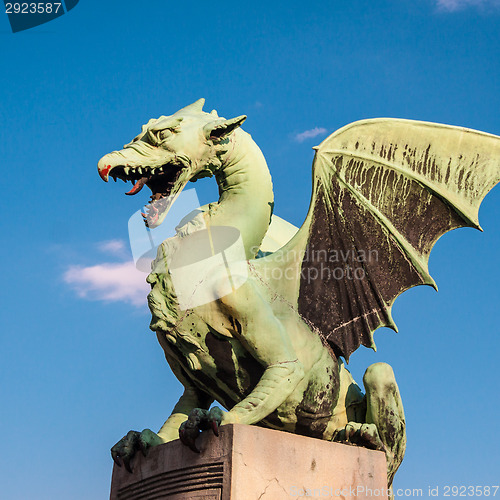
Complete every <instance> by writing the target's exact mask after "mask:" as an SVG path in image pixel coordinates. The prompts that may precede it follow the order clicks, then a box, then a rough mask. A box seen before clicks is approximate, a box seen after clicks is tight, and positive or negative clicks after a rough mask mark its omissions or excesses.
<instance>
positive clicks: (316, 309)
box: [98, 100, 500, 483]
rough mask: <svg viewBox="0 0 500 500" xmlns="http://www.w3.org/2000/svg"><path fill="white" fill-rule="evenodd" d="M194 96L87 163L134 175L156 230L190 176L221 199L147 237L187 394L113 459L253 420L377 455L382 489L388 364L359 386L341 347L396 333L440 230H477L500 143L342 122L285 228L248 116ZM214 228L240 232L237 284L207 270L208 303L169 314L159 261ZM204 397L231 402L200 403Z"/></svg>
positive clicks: (159, 304) (391, 462) (393, 437)
mask: <svg viewBox="0 0 500 500" xmlns="http://www.w3.org/2000/svg"><path fill="white" fill-rule="evenodd" d="M203 103H204V101H203V100H199V101H197V102H195V103H194V104H192V105H190V106H188V107H186V108H184V109H181V110H180V111H178V112H176V113H175V114H174V115H172V116H162V117H160V118H159V119H157V120H150V121H149V122H148V123H147V124H146V125H144V126H143V128H142V132H141V134H140V135H138V136H137V137H136V138H135V139H134V140H133V141H132V142H131V143H130V144H128V145H126V146H125V147H124V149H122V150H121V151H115V152H113V153H110V154H108V155H106V156H104V157H103V158H102V159H101V160H100V162H99V167H98V168H99V174H100V175H101V177H102V178H103V179H104V180H106V181H107V180H108V178H109V177H110V176H111V177H119V178H122V179H124V180H132V181H133V182H134V187H133V188H132V189H131V191H130V192H129V194H135V193H137V192H139V191H140V190H141V189H142V187H143V186H144V185H146V186H148V187H149V188H150V189H151V191H152V197H151V205H150V207H149V210H148V213H147V214H145V222H146V224H147V225H148V226H149V227H152V228H153V227H157V226H158V225H159V224H161V222H162V221H163V220H164V217H165V215H166V214H167V212H168V210H169V207H170V206H171V204H172V203H173V202H175V199H176V196H178V194H179V193H180V192H181V190H182V189H183V188H184V186H185V185H186V184H187V182H188V181H195V180H197V179H199V178H202V177H207V176H209V177H211V176H214V177H215V180H216V181H217V183H218V186H219V194H220V196H219V200H218V202H217V203H212V204H210V205H208V206H206V207H202V208H201V209H200V210H199V211H198V212H197V214H196V215H195V216H194V217H192V218H190V219H189V218H188V219H187V222H185V223H183V224H182V225H181V227H179V228H178V233H177V235H176V236H175V237H173V238H170V239H169V240H166V241H165V242H164V243H163V244H162V245H161V246H160V247H159V250H158V256H157V258H156V260H155V261H154V263H153V267H152V269H153V270H152V272H151V274H150V275H149V276H148V279H147V280H148V282H149V283H150V284H151V288H152V290H151V293H150V294H149V297H148V300H149V306H150V309H151V312H152V321H151V329H152V330H154V331H155V332H156V334H157V337H158V340H159V342H160V344H161V346H162V348H163V350H164V352H165V357H166V359H167V362H168V363H169V365H170V367H171V369H172V371H173V372H174V373H175V375H176V376H177V378H178V379H179V380H180V381H181V382H182V384H183V385H184V387H185V391H184V394H183V395H182V396H181V398H180V400H179V402H178V403H177V405H176V406H175V408H174V409H173V412H172V414H171V415H170V417H169V418H168V419H167V420H166V422H165V424H164V425H163V426H162V428H161V429H160V430H159V432H158V433H154V432H152V431H150V430H148V429H146V430H145V431H143V432H134V431H131V432H130V433H129V434H128V435H127V436H125V437H124V438H123V439H122V440H121V441H119V442H118V443H117V445H115V446H114V447H113V449H112V455H113V458H114V459H115V461H116V462H117V463H118V464H119V465H120V464H121V462H123V463H124V464H125V466H126V467H127V468H129V469H130V460H131V459H132V457H133V456H134V454H135V453H136V452H137V451H138V450H142V451H143V452H144V453H146V451H147V449H148V448H149V447H150V446H155V445H157V444H160V443H164V442H168V441H171V440H173V439H177V438H178V437H179V429H180V436H181V439H182V440H183V441H184V442H185V443H186V444H187V445H188V446H190V447H191V448H192V449H193V450H196V446H195V443H194V440H195V438H196V436H197V435H198V433H199V431H200V429H205V428H209V427H212V428H213V429H214V430H215V431H217V426H218V425H219V424H222V425H224V424H226V423H232V422H236V423H243V424H259V425H263V426H266V427H270V428H274V429H279V430H283V431H287V432H295V433H298V434H302V435H307V436H312V437H317V438H321V439H326V440H337V441H345V442H351V443H353V444H358V445H362V446H367V447H370V448H375V449H380V450H383V451H385V453H386V456H387V461H388V479H389V483H391V482H392V478H393V476H394V473H395V472H396V470H397V468H398V467H399V465H400V463H401V461H402V459H403V455H404V451H405V446H406V436H405V419H404V412H403V406H402V403H401V398H400V395H399V391H398V387H397V384H396V381H395V378H394V374H393V372H392V369H391V367H390V366H389V365H386V364H384V363H377V364H375V365H372V366H370V367H369V368H368V369H367V371H366V373H365V376H364V378H363V383H364V388H365V393H364V394H363V392H362V391H361V389H360V388H359V387H358V385H357V384H356V383H355V382H354V380H353V379H352V377H351V375H350V373H349V371H348V370H347V369H346V368H345V366H344V364H343V363H342V361H341V359H340V357H343V358H345V359H348V358H349V356H350V354H351V353H352V352H353V351H355V350H356V349H357V348H358V347H359V345H361V344H363V345H365V346H367V347H373V348H374V347H375V344H374V341H373V333H374V332H375V330H376V329H377V328H379V327H380V326H389V327H392V328H394V329H395V328H396V326H395V324H394V322H393V320H392V317H391V308H392V304H393V302H394V300H395V299H396V297H397V296H398V295H399V294H401V293H402V292H403V291H405V290H407V289H408V288H410V287H412V286H416V285H419V284H429V285H432V286H434V285H435V284H434V281H433V279H432V278H431V276H430V275H429V272H428V265H427V264H428V258H429V254H430V251H431V249H432V246H433V245H434V243H435V242H436V241H437V239H438V238H439V237H440V236H441V235H442V234H444V233H446V232H447V231H449V230H451V229H454V228H457V227H463V226H471V227H477V228H479V223H478V219H477V214H478V210H479V205H480V203H481V201H482V199H483V198H484V196H485V195H486V194H487V192H488V191H489V190H490V189H491V188H492V187H493V186H494V185H495V184H496V183H497V182H498V181H499V179H500V168H499V165H500V138H499V137H496V136H492V135H488V134H484V133H481V132H477V131H472V130H467V129H461V128H457V127H449V126H445V125H437V124H431V123H424V122H415V121H408V120H395V119H377V120H366V121H361V122H356V123H353V124H351V125H348V126H346V127H344V128H342V129H340V130H338V131H337V132H335V133H334V134H332V135H331V136H330V137H328V138H327V139H326V140H325V141H323V142H322V143H321V144H320V146H318V147H317V148H315V149H316V150H317V151H316V156H315V160H314V164H313V193H312V199H311V206H310V210H309V213H308V215H307V217H306V220H305V222H304V224H303V225H302V227H301V228H300V229H299V230H298V231H297V232H295V231H294V230H293V227H292V226H291V225H289V224H287V223H286V222H285V221H282V220H281V219H279V218H278V217H276V216H273V215H272V208H273V205H274V202H273V190H272V182H271V177H270V174H269V170H268V168H267V165H266V161H265V159H264V157H263V155H262V153H261V151H260V149H259V148H258V147H257V145H256V144H255V143H254V141H253V140H252V139H251V137H250V135H248V134H247V133H245V132H244V131H243V130H241V128H239V127H240V125H241V124H242V123H243V121H244V120H245V118H246V117H245V116H240V117H237V118H234V119H231V120H226V119H223V118H219V117H218V116H217V113H216V112H215V111H212V112H211V113H205V112H203V110H202V108H203ZM271 222H272V223H271ZM270 223H271V225H270ZM215 227H231V228H236V229H237V230H238V231H239V234H240V235H241V240H242V248H243V254H244V255H243V257H242V258H243V260H244V262H245V273H244V274H245V278H244V279H243V280H242V283H243V284H241V286H238V287H236V288H233V290H232V292H231V293H222V292H221V290H220V289H219V287H220V282H219V281H218V280H217V279H212V280H211V281H209V283H210V285H209V286H210V287H212V288H213V295H214V297H215V299H214V300H213V301H210V302H207V303H203V304H198V303H194V302H193V305H192V307H187V308H185V307H184V308H181V307H179V301H178V300H177V296H176V290H175V286H174V284H173V280H172V275H171V273H170V272H169V271H168V269H169V263H171V262H172V260H171V259H172V256H173V255H175V253H176V252H180V253H182V252H183V248H185V246H183V245H184V242H185V241H187V239H188V238H190V237H192V235H193V234H195V233H196V232H199V231H201V230H208V234H210V231H211V228H215ZM339 255H340V256H341V257H339ZM212 277H213V276H212ZM234 277H235V276H233V278H234ZM207 283H208V281H207ZM214 400H215V401H217V402H218V403H220V404H221V405H222V406H224V408H226V409H227V410H228V411H226V412H222V411H220V410H218V409H216V410H212V411H210V412H208V411H207V410H208V409H209V408H210V405H211V404H212V402H213V401H214Z"/></svg>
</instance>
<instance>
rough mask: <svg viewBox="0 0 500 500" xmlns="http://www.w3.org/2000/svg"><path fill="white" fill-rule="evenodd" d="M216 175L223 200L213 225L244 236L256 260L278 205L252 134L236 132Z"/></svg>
mask: <svg viewBox="0 0 500 500" xmlns="http://www.w3.org/2000/svg"><path fill="white" fill-rule="evenodd" d="M221 163H222V164H221V167H220V168H218V169H217V170H216V172H215V178H216V180H217V184H218V186H219V201H218V203H217V204H215V205H214V206H213V209H212V210H210V212H209V214H208V217H209V224H210V225H213V226H232V227H235V228H236V229H238V230H239V231H240V233H241V236H242V240H243V245H244V247H245V252H246V256H247V259H251V258H254V257H255V255H256V253H257V251H258V249H259V247H260V245H261V243H262V240H263V238H264V236H265V234H266V232H267V229H268V227H269V224H270V221H271V214H272V209H273V204H274V201H273V200H274V196H273V185H272V181H271V174H270V173H269V169H268V167H267V163H266V160H265V159H264V155H263V154H262V152H261V150H260V149H259V147H258V146H257V144H255V142H254V141H253V140H252V138H251V137H250V135H249V134H247V133H246V132H244V131H243V130H236V131H235V132H234V133H233V134H232V135H231V137H230V140H229V144H228V150H227V152H226V153H225V154H224V155H222V157H221Z"/></svg>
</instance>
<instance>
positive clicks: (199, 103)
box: [175, 97, 205, 114]
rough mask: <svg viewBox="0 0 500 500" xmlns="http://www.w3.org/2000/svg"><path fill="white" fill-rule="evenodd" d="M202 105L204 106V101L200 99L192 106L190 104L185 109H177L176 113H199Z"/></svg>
mask: <svg viewBox="0 0 500 500" xmlns="http://www.w3.org/2000/svg"><path fill="white" fill-rule="evenodd" d="M204 104H205V99H203V97H202V98H201V99H198V100H197V101H195V102H193V104H190V105H189V106H186V107H185V108H182V109H179V111H177V113H201V112H202V111H203V105H204ZM177 113H175V114H177Z"/></svg>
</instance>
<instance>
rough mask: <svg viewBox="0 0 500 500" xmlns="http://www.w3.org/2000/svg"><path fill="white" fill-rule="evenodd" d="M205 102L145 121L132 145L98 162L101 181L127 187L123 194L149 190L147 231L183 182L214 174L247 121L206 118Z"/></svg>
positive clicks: (210, 115) (213, 114) (160, 218)
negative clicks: (118, 181) (234, 135)
mask: <svg viewBox="0 0 500 500" xmlns="http://www.w3.org/2000/svg"><path fill="white" fill-rule="evenodd" d="M204 103H205V99H199V100H198V101H196V102H194V103H193V104H191V105H189V106H187V107H185V108H182V109H181V110H179V111H177V112H176V113H174V114H173V115H171V116H160V118H158V119H151V120H149V122H148V123H147V124H146V125H143V127H142V131H141V133H140V134H139V135H138V136H137V137H136V138H135V139H134V140H133V141H132V142H130V143H129V144H126V145H125V146H124V147H123V149H122V150H120V151H113V152H112V153H109V154H107V155H106V156H103V157H102V158H101V159H100V160H99V163H98V171H99V175H100V176H101V178H102V179H103V180H104V181H106V182H107V181H108V179H109V177H112V178H113V179H114V180H115V181H116V179H117V178H119V179H122V180H123V181H125V182H126V181H131V182H132V184H133V186H132V189H131V190H130V191H129V192H128V193H126V194H127V195H135V194H137V193H138V192H139V191H140V190H141V189H142V188H143V187H144V185H146V186H148V187H149V188H150V189H151V192H152V195H151V199H150V203H149V205H147V206H146V209H147V211H146V213H143V217H144V220H145V223H146V225H147V226H148V227H151V228H154V227H157V226H159V225H160V224H161V223H162V222H163V220H164V218H165V216H166V214H167V212H168V210H169V208H170V207H171V206H172V204H173V202H174V201H175V199H176V198H177V196H178V195H179V193H180V192H181V191H182V189H183V188H184V186H185V185H186V184H187V183H188V181H195V180H197V179H199V178H201V177H207V176H211V175H213V173H214V172H215V170H217V168H219V167H220V166H221V164H222V162H221V157H222V156H223V155H224V153H226V152H227V149H228V148H227V145H228V144H229V140H228V137H229V135H230V134H231V133H232V132H233V131H234V130H235V129H237V128H238V127H239V126H240V125H241V124H242V123H243V122H244V121H245V119H246V116H244V115H242V116H238V117H236V118H233V119H231V120H226V119H224V118H219V117H218V116H217V112H216V111H215V110H214V111H212V112H211V113H205V112H204V111H203V104H204Z"/></svg>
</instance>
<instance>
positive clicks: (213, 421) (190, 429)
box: [179, 407, 223, 453]
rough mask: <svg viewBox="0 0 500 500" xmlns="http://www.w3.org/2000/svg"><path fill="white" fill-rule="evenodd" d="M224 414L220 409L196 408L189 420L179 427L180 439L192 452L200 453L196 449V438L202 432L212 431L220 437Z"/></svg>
mask: <svg viewBox="0 0 500 500" xmlns="http://www.w3.org/2000/svg"><path fill="white" fill-rule="evenodd" d="M222 415H223V412H222V410H221V409H220V408H217V407H214V408H212V409H211V410H210V411H208V410H203V409H202V408H194V409H193V410H192V411H191V413H190V414H189V416H188V419H187V420H186V421H185V422H183V423H182V424H181V425H180V427H179V438H180V440H181V441H182V443H183V444H185V445H186V446H187V447H188V448H189V449H190V450H192V451H194V452H195V453H200V450H199V449H198V448H197V447H196V443H195V441H196V438H197V437H198V436H199V435H200V434H201V432H202V431H206V430H208V429H212V432H213V433H214V434H215V435H216V436H219V426H220V424H221V422H222Z"/></svg>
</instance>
